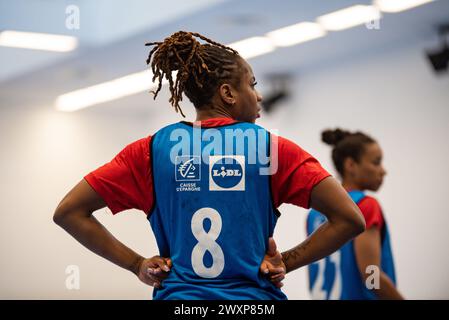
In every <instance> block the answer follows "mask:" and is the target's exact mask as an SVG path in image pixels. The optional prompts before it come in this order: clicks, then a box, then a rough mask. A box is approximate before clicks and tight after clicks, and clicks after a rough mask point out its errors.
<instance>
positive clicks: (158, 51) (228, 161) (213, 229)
mask: <svg viewBox="0 0 449 320" xmlns="http://www.w3.org/2000/svg"><path fill="white" fill-rule="evenodd" d="M198 39H200V40H203V41H205V42H206V43H200V41H199V40H198ZM148 45H150V46H154V48H152V50H151V52H150V54H149V57H148V60H147V64H149V65H150V66H151V69H152V71H153V74H154V78H153V81H154V80H156V81H157V83H158V87H157V89H156V91H155V97H156V95H157V94H158V92H159V91H160V90H161V87H162V81H163V79H166V80H168V85H169V90H170V93H171V97H170V100H169V102H170V103H171V105H172V106H173V107H174V108H175V110H176V111H177V112H180V113H181V114H182V115H183V113H182V110H181V108H180V105H179V103H180V101H181V100H182V95H183V94H185V95H186V96H187V97H188V98H189V99H190V101H191V102H192V103H193V105H194V106H195V111H196V120H195V121H194V122H193V123H192V122H185V121H181V122H178V123H174V124H172V125H169V126H167V127H165V128H162V129H160V130H159V131H157V132H156V133H155V134H153V135H151V136H148V137H146V138H143V139H141V140H138V141H136V142H133V143H131V144H129V145H128V146H127V147H125V148H124V149H123V150H122V151H121V152H120V153H119V154H118V155H117V156H116V157H115V158H114V159H113V160H112V161H111V162H109V163H107V164H105V165H103V166H102V167H100V168H98V169H97V170H95V171H93V172H91V173H89V174H88V175H86V176H85V177H84V179H82V180H81V182H79V183H78V185H76V186H75V187H74V188H73V189H72V190H71V191H70V192H69V193H68V194H67V195H66V197H65V198H64V199H63V200H62V201H61V203H60V204H59V205H58V207H57V209H56V211H55V214H54V218H53V219H54V221H55V222H56V223H57V224H59V225H60V226H61V227H63V228H64V229H65V230H66V231H68V232H69V233H70V234H71V235H72V236H73V237H75V238H76V239H77V240H78V241H80V242H81V243H82V244H83V245H84V246H86V247H87V248H88V249H90V250H92V251H93V252H95V253H97V254H99V255H101V256H102V257H104V258H106V259H108V260H110V261H111V262H113V263H115V264H117V265H119V266H121V267H123V268H125V269H127V270H129V271H131V272H133V273H135V275H136V276H137V277H138V278H139V279H140V280H141V281H143V282H144V283H147V284H149V285H152V286H154V287H155V290H154V291H153V298H154V299H286V296H285V295H284V293H283V292H282V291H281V290H280V287H281V286H282V285H281V282H280V281H281V280H282V279H283V278H284V275H285V273H286V272H290V271H293V270H295V269H297V268H299V267H302V266H305V265H307V264H309V263H311V262H313V261H316V260H318V259H321V258H323V257H324V256H326V255H329V254H330V253H332V252H334V251H335V250H337V249H338V248H339V247H340V246H342V245H343V244H344V243H345V242H347V241H348V240H350V239H351V238H353V237H354V236H356V235H357V234H359V233H360V232H362V231H363V230H364V220H363V217H362V216H361V214H360V212H359V210H358V208H357V206H356V205H355V204H354V202H352V201H351V199H350V198H349V196H348V195H347V193H346V192H345V190H344V189H343V188H342V187H341V185H340V184H339V183H338V182H336V180H335V179H333V178H332V177H330V176H329V174H328V173H327V172H326V171H325V170H324V169H323V168H322V167H321V165H320V164H319V163H318V161H317V160H316V159H315V158H313V157H312V156H311V155H310V154H308V153H307V152H305V151H304V150H302V149H301V148H300V147H299V146H297V145H296V144H294V143H293V142H291V141H289V140H287V139H284V138H282V137H277V136H274V135H271V134H270V133H269V132H268V131H267V130H265V129H263V128H262V127H259V126H257V125H255V124H254V122H255V121H256V119H257V118H258V117H259V111H260V107H259V103H260V102H261V100H262V97H261V96H260V94H259V93H258V92H257V90H256V89H255V85H256V80H255V77H254V74H253V72H252V69H251V67H250V66H249V64H248V63H247V62H246V61H245V60H244V59H243V58H242V57H241V56H239V54H238V52H236V51H235V50H233V49H231V48H229V47H226V46H224V45H222V44H219V43H217V42H214V41H212V40H210V39H208V38H206V37H204V36H202V35H200V34H198V33H193V32H184V31H180V32H177V33H175V34H173V35H171V36H170V37H168V38H166V39H165V40H164V41H162V42H153V43H149V44H148ZM175 73H176V78H175V79H174V78H173V77H172V74H175ZM242 136H243V139H241V137H242ZM208 142H210V143H208ZM264 156H265V157H264ZM282 203H292V204H295V205H298V206H301V207H304V208H309V207H312V208H315V209H317V210H319V211H320V212H323V214H324V215H325V216H326V217H327V218H328V222H327V223H325V224H323V225H322V226H321V227H320V228H319V229H318V230H317V231H316V232H315V233H314V234H313V235H311V236H310V237H309V238H308V239H306V240H305V241H304V242H303V243H301V244H299V245H298V246H296V247H294V248H292V249H290V250H288V251H286V252H284V253H282V254H281V253H280V252H279V251H277V249H276V245H275V243H274V241H273V240H272V238H271V236H272V234H273V231H274V227H275V224H276V221H277V218H278V215H279V212H278V211H277V209H276V208H277V207H279V206H280V205H281V204H282ZM105 206H108V207H109V208H110V209H111V211H112V212H113V213H114V214H115V213H118V212H120V211H123V210H126V209H131V208H136V209H140V210H142V211H144V212H145V213H146V214H147V216H148V220H149V222H150V224H151V228H152V230H153V232H154V234H155V238H156V242H157V245H158V248H159V255H158V256H154V257H152V258H144V257H142V256H140V255H139V254H137V253H135V252H134V251H132V250H131V249H130V248H128V247H126V246H125V245H124V244H122V243H121V242H119V241H118V240H117V239H116V238H114V237H113V236H112V235H111V234H110V233H109V232H108V231H107V230H106V229H105V228H104V227H103V226H102V225H101V224H100V223H99V222H98V221H97V220H96V219H95V218H94V217H93V216H92V212H94V211H95V210H98V209H100V208H102V207H105Z"/></svg>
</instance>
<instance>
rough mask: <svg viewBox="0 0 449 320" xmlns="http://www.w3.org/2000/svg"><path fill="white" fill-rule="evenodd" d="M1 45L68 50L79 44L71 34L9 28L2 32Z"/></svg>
mask: <svg viewBox="0 0 449 320" xmlns="http://www.w3.org/2000/svg"><path fill="white" fill-rule="evenodd" d="M0 46H5V47H12V48H24V49H35V50H46V51H56V52H68V51H72V50H74V49H75V48H76V47H77V46H78V40H77V38H75V37H71V36H63V35H55V34H47V33H36V32H21V31H11V30H7V31H3V32H1V33H0Z"/></svg>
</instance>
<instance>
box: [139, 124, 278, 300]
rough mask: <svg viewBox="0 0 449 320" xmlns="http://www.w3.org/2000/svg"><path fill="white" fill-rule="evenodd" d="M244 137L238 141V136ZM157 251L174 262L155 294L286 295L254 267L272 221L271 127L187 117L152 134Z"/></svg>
mask: <svg viewBox="0 0 449 320" xmlns="http://www.w3.org/2000/svg"><path fill="white" fill-rule="evenodd" d="M242 136H243V139H242ZM150 148H151V161H152V173H153V184H154V199H155V202H154V206H153V208H152V209H151V211H150V214H149V218H148V219H149V221H150V224H151V227H152V229H153V232H154V235H155V238H156V242H157V245H158V248H159V254H160V255H161V256H163V257H171V259H172V261H173V267H172V269H171V271H170V273H169V275H168V277H167V278H166V279H165V280H164V281H163V283H162V285H163V287H162V288H160V289H154V291H153V299H156V300H160V299H208V300H212V299H234V300H243V299H261V300H262V299H286V296H285V295H284V294H283V293H282V291H281V290H280V289H278V288H276V287H275V286H274V285H273V284H271V283H270V282H269V281H268V280H267V279H266V278H265V277H264V276H263V275H261V274H260V272H259V267H260V264H261V262H262V260H263V257H264V255H265V252H266V250H267V246H268V238H269V237H270V236H272V234H273V231H274V227H275V224H276V221H277V213H278V211H277V210H275V208H273V204H272V199H271V189H270V176H269V175H263V174H260V171H261V170H264V169H265V170H266V169H267V168H268V166H269V162H268V161H267V160H269V150H270V149H269V133H268V132H267V131H266V130H265V129H263V128H261V127H259V126H257V125H255V124H251V123H234V124H229V125H226V126H220V127H213V128H209V127H208V128H198V127H193V126H192V124H190V123H186V122H180V123H176V124H173V125H170V126H167V127H165V128H163V129H161V130H159V131H158V132H157V133H156V134H155V135H154V136H153V137H152V139H151V146H150Z"/></svg>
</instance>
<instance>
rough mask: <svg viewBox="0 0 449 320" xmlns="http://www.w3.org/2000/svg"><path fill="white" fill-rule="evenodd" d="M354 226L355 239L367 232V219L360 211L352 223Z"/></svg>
mask: <svg viewBox="0 0 449 320" xmlns="http://www.w3.org/2000/svg"><path fill="white" fill-rule="evenodd" d="M352 226H353V233H354V237H356V236H358V235H359V234H361V233H363V232H364V231H365V229H366V222H365V218H364V217H363V215H362V213H361V212H360V210H357V213H356V215H355V216H354V219H353V221H352Z"/></svg>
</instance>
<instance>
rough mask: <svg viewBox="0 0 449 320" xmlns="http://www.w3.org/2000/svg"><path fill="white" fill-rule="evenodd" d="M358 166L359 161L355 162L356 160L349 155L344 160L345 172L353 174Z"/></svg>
mask: <svg viewBox="0 0 449 320" xmlns="http://www.w3.org/2000/svg"><path fill="white" fill-rule="evenodd" d="M356 166H357V162H355V160H354V159H353V158H351V157H347V158H346V159H344V160H343V170H344V172H346V173H348V174H350V175H353V174H354V170H355V169H356Z"/></svg>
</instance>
